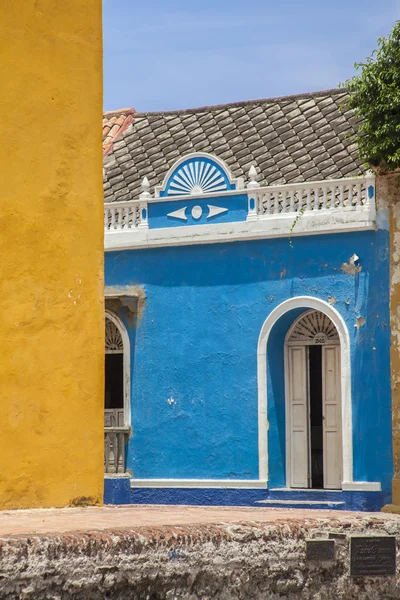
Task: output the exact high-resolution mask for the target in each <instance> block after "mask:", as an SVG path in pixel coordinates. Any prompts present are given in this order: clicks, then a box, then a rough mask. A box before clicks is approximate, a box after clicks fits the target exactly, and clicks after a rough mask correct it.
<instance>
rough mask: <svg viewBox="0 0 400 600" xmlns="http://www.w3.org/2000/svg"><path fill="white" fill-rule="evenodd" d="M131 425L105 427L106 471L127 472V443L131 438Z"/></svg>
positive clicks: (114, 472)
mask: <svg viewBox="0 0 400 600" xmlns="http://www.w3.org/2000/svg"><path fill="white" fill-rule="evenodd" d="M129 432H130V428H129V427H105V428H104V472H105V473H109V474H116V473H125V445H126V443H127V441H128V438H129Z"/></svg>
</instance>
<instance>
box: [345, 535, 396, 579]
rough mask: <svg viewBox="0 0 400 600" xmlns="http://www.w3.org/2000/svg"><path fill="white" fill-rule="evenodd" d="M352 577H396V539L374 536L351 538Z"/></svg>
mask: <svg viewBox="0 0 400 600" xmlns="http://www.w3.org/2000/svg"><path fill="white" fill-rule="evenodd" d="M350 575H351V577H376V576H382V575H396V538H395V537H394V536H384V537H383V536H382V537H380V536H372V537H351V538H350Z"/></svg>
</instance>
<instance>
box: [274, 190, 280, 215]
mask: <svg viewBox="0 0 400 600" xmlns="http://www.w3.org/2000/svg"><path fill="white" fill-rule="evenodd" d="M278 213H279V192H275V193H274V215H277V214H278Z"/></svg>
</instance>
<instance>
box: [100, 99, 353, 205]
mask: <svg viewBox="0 0 400 600" xmlns="http://www.w3.org/2000/svg"><path fill="white" fill-rule="evenodd" d="M347 97H348V92H347V91H346V90H343V89H339V90H338V89H334V90H327V91H322V92H313V93H310V94H300V95H296V96H284V97H281V98H269V99H263V100H250V101H246V102H237V103H234V104H225V105H218V106H208V107H203V108H195V109H189V110H178V111H167V112H154V113H135V116H134V117H133V115H132V114H131V113H130V118H131V120H132V119H133V122H132V124H131V126H130V127H129V128H126V127H125V124H124V131H123V132H122V131H121V130H119V132H118V141H117V143H114V145H113V148H112V149H111V151H110V150H108V156H106V157H105V160H104V173H105V175H104V198H105V202H113V201H122V200H132V199H135V198H138V196H139V194H140V191H141V187H140V184H141V181H142V180H143V177H144V176H146V177H147V178H148V179H149V181H150V185H151V190H150V191H151V192H152V193H153V190H154V186H155V185H160V184H162V182H163V179H164V176H165V175H166V173H167V172H168V170H169V168H170V167H171V166H172V165H173V164H174V163H175V162H176V161H177V160H178V159H179V158H180V157H182V156H184V155H186V154H189V153H192V152H208V153H210V154H214V155H215V156H218V157H219V158H221V159H222V160H223V161H225V164H226V165H227V166H228V167H229V169H230V170H231V172H232V175H233V176H234V177H245V178H246V179H247V176H248V171H249V168H250V166H251V165H252V164H254V166H255V167H256V169H257V171H258V174H259V177H258V181H259V183H260V184H261V185H279V184H284V183H297V182H302V181H317V180H324V179H337V178H341V177H350V176H357V175H362V174H363V173H364V168H363V165H362V162H361V161H360V160H359V158H358V156H357V148H356V146H355V145H354V144H353V143H352V142H351V140H350V139H349V134H352V133H354V132H355V131H356V130H357V124H358V121H357V120H356V119H355V117H354V115H353V113H352V111H351V110H348V109H347V108H346V107H345V101H346V98H347ZM111 114H112V115H113V117H115V122H117V121H118V117H120V116H121V115H127V111H118V112H116V113H111ZM125 123H126V122H125ZM110 131H111V130H110Z"/></svg>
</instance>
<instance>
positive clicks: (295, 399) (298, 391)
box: [288, 346, 310, 488]
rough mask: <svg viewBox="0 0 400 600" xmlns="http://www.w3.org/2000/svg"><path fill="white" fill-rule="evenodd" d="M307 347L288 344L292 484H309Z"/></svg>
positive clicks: (296, 485)
mask: <svg viewBox="0 0 400 600" xmlns="http://www.w3.org/2000/svg"><path fill="white" fill-rule="evenodd" d="M307 350H308V348H307V347H306V346H289V347H288V359H289V361H288V362H289V411H290V430H289V435H290V440H289V443H290V486H291V487H293V488H308V485H309V481H308V480H309V476H308V474H309V463H310V457H309V443H308V439H309V418H308V414H309V408H308V404H309V402H308V352H307Z"/></svg>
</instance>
